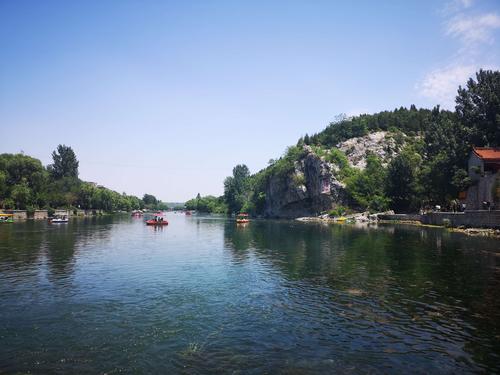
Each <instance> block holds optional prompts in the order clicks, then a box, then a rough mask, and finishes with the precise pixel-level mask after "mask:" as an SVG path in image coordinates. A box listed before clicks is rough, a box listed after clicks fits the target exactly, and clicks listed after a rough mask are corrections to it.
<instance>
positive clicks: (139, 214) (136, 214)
mask: <svg viewBox="0 0 500 375" xmlns="http://www.w3.org/2000/svg"><path fill="white" fill-rule="evenodd" d="M142 215H143V213H142V211H140V210H134V211H132V217H142Z"/></svg>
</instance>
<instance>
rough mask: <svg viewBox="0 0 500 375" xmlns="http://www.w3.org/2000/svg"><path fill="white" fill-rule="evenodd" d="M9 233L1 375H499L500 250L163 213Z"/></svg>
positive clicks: (426, 233) (1, 288) (425, 236)
mask: <svg viewBox="0 0 500 375" xmlns="http://www.w3.org/2000/svg"><path fill="white" fill-rule="evenodd" d="M167 219H168V220H169V222H170V225H169V226H168V227H165V228H156V229H155V228H153V227H148V226H146V225H144V222H143V220H142V219H134V218H130V217H128V216H107V217H99V218H88V219H78V220H72V221H71V222H70V223H68V224H58V225H54V224H53V225H50V224H48V223H45V222H32V221H31V222H25V223H14V224H2V225H0V306H1V310H0V373H27V372H31V373H80V374H81V373H89V374H90V373H92V374H93V373H107V374H114V373H120V372H124V373H163V374H172V373H187V374H198V373H213V374H220V373H242V374H247V373H250V374H262V373H269V374H276V373H284V374H288V373H293V374H309V373H312V374H314V373H394V374H401V373H403V372H410V373H448V374H450V373H470V372H500V355H499V354H500V241H499V240H495V239H487V238H477V237H467V236H465V235H463V234H460V233H450V232H447V231H446V230H444V229H439V228H424V227H416V226H404V225H398V226H395V225H379V226H371V227H355V226H351V225H324V224H318V223H301V222H295V221H272V220H255V221H253V222H251V223H250V224H249V225H246V226H236V224H235V222H234V221H232V220H230V219H226V218H223V217H216V216H213V217H210V216H206V217H203V216H196V215H194V216H184V215H181V214H173V213H169V214H168V215H167Z"/></svg>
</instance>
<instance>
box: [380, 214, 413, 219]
mask: <svg viewBox="0 0 500 375" xmlns="http://www.w3.org/2000/svg"><path fill="white" fill-rule="evenodd" d="M377 216H378V219H379V220H391V221H392V220H394V221H420V220H421V219H422V215H419V214H391V215H387V214H379V215H377Z"/></svg>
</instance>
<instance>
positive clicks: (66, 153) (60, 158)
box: [48, 145, 78, 179]
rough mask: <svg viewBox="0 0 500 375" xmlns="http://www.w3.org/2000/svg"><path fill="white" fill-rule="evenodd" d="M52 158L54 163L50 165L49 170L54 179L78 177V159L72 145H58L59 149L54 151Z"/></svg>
mask: <svg viewBox="0 0 500 375" xmlns="http://www.w3.org/2000/svg"><path fill="white" fill-rule="evenodd" d="M52 160H53V161H54V163H53V164H51V165H49V166H48V170H49V171H50V173H51V175H52V177H53V178H54V179H60V178H63V177H73V178H78V160H77V159H76V155H75V153H74V151H73V149H72V148H71V147H69V146H65V145H59V146H57V150H56V151H53V152H52Z"/></svg>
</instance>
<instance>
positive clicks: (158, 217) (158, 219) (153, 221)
mask: <svg viewBox="0 0 500 375" xmlns="http://www.w3.org/2000/svg"><path fill="white" fill-rule="evenodd" d="M146 225H168V221H167V220H165V219H164V218H163V214H156V215H155V217H154V218H153V219H151V220H146Z"/></svg>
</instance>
